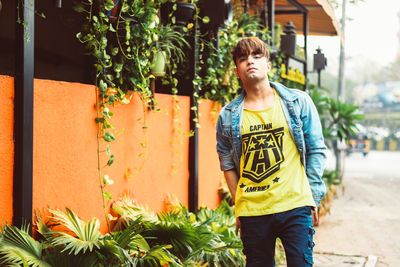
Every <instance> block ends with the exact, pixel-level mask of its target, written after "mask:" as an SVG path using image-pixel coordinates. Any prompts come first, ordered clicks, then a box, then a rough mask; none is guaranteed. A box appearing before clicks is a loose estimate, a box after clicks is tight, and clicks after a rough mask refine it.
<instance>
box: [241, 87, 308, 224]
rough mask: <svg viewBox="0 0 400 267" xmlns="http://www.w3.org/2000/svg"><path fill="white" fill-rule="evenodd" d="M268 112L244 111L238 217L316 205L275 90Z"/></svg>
mask: <svg viewBox="0 0 400 267" xmlns="http://www.w3.org/2000/svg"><path fill="white" fill-rule="evenodd" d="M274 94H275V98H274V102H273V104H272V106H271V107H270V108H268V109H266V110H261V111H251V110H247V109H244V111H243V121H242V155H241V160H240V179H239V182H238V187H237V190H236V203H235V210H236V216H257V215H267V214H272V213H277V212H283V211H288V210H291V209H294V208H298V207H302V206H315V202H314V200H313V198H312V193H311V189H310V184H309V183H308V179H307V176H306V173H305V170H304V167H303V165H302V164H301V162H300V155H299V152H298V150H297V148H296V145H295V143H294V141H293V139H292V137H291V135H290V132H289V130H288V124H287V122H286V118H285V115H284V113H283V110H282V106H281V102H280V100H279V96H278V95H277V93H276V92H275V90H274Z"/></svg>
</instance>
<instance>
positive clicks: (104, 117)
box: [74, 0, 193, 227]
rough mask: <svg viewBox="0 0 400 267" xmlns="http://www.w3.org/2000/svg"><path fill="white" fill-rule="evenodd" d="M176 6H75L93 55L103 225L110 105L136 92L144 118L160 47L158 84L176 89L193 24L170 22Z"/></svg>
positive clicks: (162, 0)
mask: <svg viewBox="0 0 400 267" xmlns="http://www.w3.org/2000/svg"><path fill="white" fill-rule="evenodd" d="M167 2H169V3H171V4H172V6H171V10H170V13H169V14H168V20H169V22H168V23H167V24H165V23H164V24H162V23H161V21H160V18H159V12H160V8H161V6H162V5H163V4H166V3H167ZM176 8H177V3H176V0H172V1H167V0H159V1H154V0H148V1H135V0H119V1H116V0H114V1H113V0H98V1H95V0H84V1H81V2H78V3H76V5H75V7H74V9H75V10H76V11H77V12H80V13H82V14H84V15H85V16H86V23H85V25H84V26H83V27H82V31H81V32H79V33H78V34H77V35H76V37H77V38H78V39H79V40H80V42H82V43H83V44H84V45H85V46H86V48H87V51H88V52H89V53H90V54H91V55H92V56H93V58H94V67H95V70H96V76H95V77H96V80H95V84H96V109H97V116H96V119H95V122H96V124H97V155H98V158H97V161H98V163H97V165H98V166H97V169H98V178H99V184H100V190H101V195H102V199H103V210H104V215H105V217H106V221H107V225H108V227H109V221H108V220H107V211H106V206H107V205H108V204H107V201H110V200H112V198H113V197H112V195H111V193H110V192H108V191H107V190H106V189H107V188H106V187H107V186H109V185H111V184H113V183H114V182H113V180H112V179H111V178H110V177H109V175H108V174H104V175H102V172H103V168H104V167H109V166H111V165H112V164H113V162H114V159H115V156H114V154H113V153H112V151H111V149H110V143H111V142H113V141H114V140H115V139H116V137H115V135H114V133H115V129H114V127H113V126H112V124H111V123H110V120H111V118H112V116H113V115H114V114H113V113H112V112H111V111H110V108H111V107H114V106H115V105H117V104H128V103H130V101H131V100H132V96H133V95H132V94H133V93H134V92H137V93H138V95H139V97H140V99H141V101H142V103H143V113H144V121H145V117H146V112H147V111H148V110H149V109H151V110H153V109H155V108H154V107H155V106H156V105H157V101H156V99H155V98H154V89H153V88H154V87H153V86H151V85H153V84H154V79H156V77H155V75H153V73H152V67H153V63H152V61H153V59H154V58H155V57H156V54H157V53H159V52H162V53H164V54H165V56H166V60H167V66H168V71H167V75H166V76H165V77H163V78H161V80H162V83H163V84H166V85H168V86H169V87H170V90H171V92H172V93H173V94H177V92H178V89H177V85H178V79H177V78H176V76H175V75H176V73H177V71H178V68H179V65H178V64H180V63H182V62H184V61H185V53H184V49H187V48H189V44H188V42H187V41H186V40H185V35H190V34H191V31H192V28H193V23H190V24H188V25H186V26H177V25H175V21H176V18H175V13H174V12H175V10H176ZM111 14H113V15H111ZM152 89H153V90H152ZM156 110H159V109H156ZM143 123H144V125H143V127H142V128H143V131H144V136H145V140H144V142H141V144H140V145H141V147H143V148H144V149H147V142H148V140H147V131H146V130H147V125H145V122H143ZM102 141H105V142H106V143H107V144H108V145H107V148H106V150H105V151H102V150H101V148H100V146H101V142H102ZM104 152H105V154H106V156H107V159H106V162H107V163H106V164H102V163H101V158H102V157H101V154H102V153H104ZM141 154H143V155H144V156H143V162H142V164H141V165H140V166H139V167H138V168H135V173H134V174H131V173H130V171H129V170H128V172H127V173H126V176H127V177H129V176H136V175H137V174H138V173H139V172H140V171H141V169H142V168H143V166H144V162H145V161H146V155H147V153H146V151H145V152H144V153H141ZM103 165H104V166H103Z"/></svg>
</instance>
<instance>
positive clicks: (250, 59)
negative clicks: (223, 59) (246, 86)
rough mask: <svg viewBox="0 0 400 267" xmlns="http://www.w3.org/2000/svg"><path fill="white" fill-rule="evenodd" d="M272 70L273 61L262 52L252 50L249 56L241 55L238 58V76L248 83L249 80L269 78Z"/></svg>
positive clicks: (236, 69) (236, 71) (236, 70)
mask: <svg viewBox="0 0 400 267" xmlns="http://www.w3.org/2000/svg"><path fill="white" fill-rule="evenodd" d="M270 70H271V62H268V59H267V57H266V56H264V55H263V54H261V53H255V52H253V51H251V53H250V54H249V55H248V56H240V57H238V58H237V59H236V68H235V70H234V71H235V74H236V77H238V78H239V79H241V80H242V82H244V83H246V82H247V81H249V82H250V81H253V82H257V81H262V80H265V79H268V73H269V71H270Z"/></svg>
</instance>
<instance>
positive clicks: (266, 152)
mask: <svg viewBox="0 0 400 267" xmlns="http://www.w3.org/2000/svg"><path fill="white" fill-rule="evenodd" d="M271 128H272V124H271V123H269V124H260V125H254V126H251V127H250V133H247V134H244V135H243V136H242V151H243V152H242V153H243V155H244V165H243V172H242V177H243V178H247V179H250V180H251V181H253V182H255V183H260V182H262V181H264V180H265V179H267V178H268V177H269V176H271V175H272V174H274V173H275V172H277V171H278V170H279V169H280V165H281V163H282V162H283V161H284V160H285V159H284V156H283V153H282V151H283V143H282V139H283V138H282V137H283V135H284V128H283V127H280V128H277V129H271ZM259 130H261V131H259ZM252 131H255V132H252Z"/></svg>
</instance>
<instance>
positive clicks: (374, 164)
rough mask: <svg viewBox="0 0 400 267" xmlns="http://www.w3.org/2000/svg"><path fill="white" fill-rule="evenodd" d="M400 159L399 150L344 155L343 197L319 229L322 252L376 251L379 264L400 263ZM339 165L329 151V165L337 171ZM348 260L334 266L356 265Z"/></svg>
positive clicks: (362, 253) (318, 246)
mask: <svg viewBox="0 0 400 267" xmlns="http://www.w3.org/2000/svg"><path fill="white" fill-rule="evenodd" d="M399 159H400V152H394V151H370V153H369V154H368V155H367V156H366V157H364V156H363V155H362V154H361V153H355V154H351V155H349V156H347V157H346V158H345V160H344V176H343V188H342V189H339V190H338V195H339V198H337V199H335V200H334V202H333V205H332V208H331V213H330V214H328V215H326V216H325V217H324V218H323V219H322V223H321V225H320V226H318V227H316V235H315V243H316V246H315V251H316V253H317V254H318V253H322V254H324V253H326V254H330V253H333V254H338V255H340V254H343V255H354V256H363V257H367V256H369V255H376V256H378V263H377V265H376V266H378V267H383V266H400V253H399V252H400V234H399V233H400V223H399V222H400V212H399V210H400V194H399V192H400V161H399ZM334 164H335V161H334V157H333V155H330V156H329V160H328V164H327V167H328V168H331V169H332V168H333V167H334ZM347 260H348V259H347ZM346 264H347V265H346ZM346 264H345V263H343V265H331V266H356V261H354V262H353V263H351V262H347V263H346ZM351 264H353V265H351ZM325 266H327V265H325ZM357 266H362V265H357Z"/></svg>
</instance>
